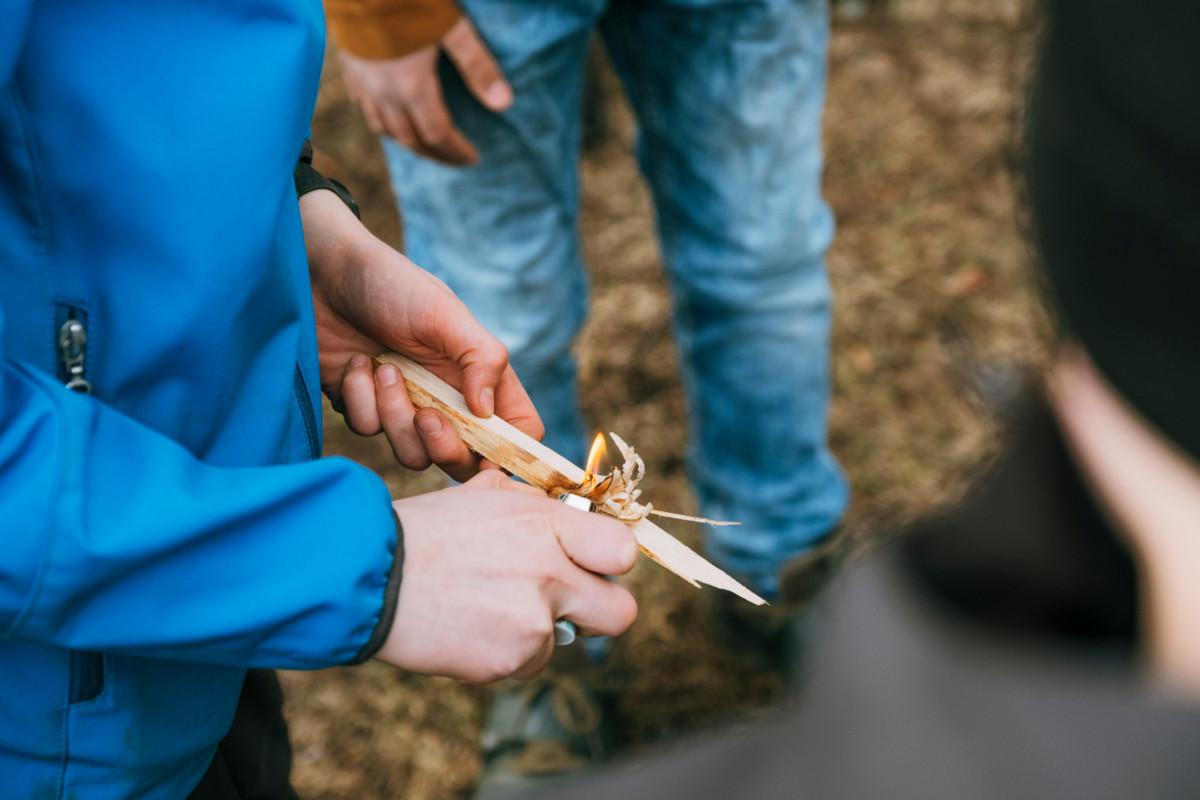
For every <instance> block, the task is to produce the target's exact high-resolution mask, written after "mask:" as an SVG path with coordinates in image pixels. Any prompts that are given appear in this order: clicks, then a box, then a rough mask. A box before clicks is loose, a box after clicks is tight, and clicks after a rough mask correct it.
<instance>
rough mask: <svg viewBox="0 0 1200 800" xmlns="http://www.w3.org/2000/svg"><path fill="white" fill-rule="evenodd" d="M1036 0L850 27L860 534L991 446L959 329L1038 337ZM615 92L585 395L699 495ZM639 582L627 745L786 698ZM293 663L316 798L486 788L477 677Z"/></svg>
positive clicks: (590, 410)
mask: <svg viewBox="0 0 1200 800" xmlns="http://www.w3.org/2000/svg"><path fill="white" fill-rule="evenodd" d="M1022 8H1023V4H1022V3H1020V2H1018V0H995V1H994V2H969V1H968V0H912V2H897V3H894V4H893V5H892V7H891V11H890V12H889V13H888V15H886V16H878V15H872V16H868V17H867V18H865V19H863V20H860V21H856V22H853V23H844V24H843V23H839V24H836V25H835V30H834V36H833V41H832V47H831V71H830V91H829V95H830V99H829V107H828V111H827V115H826V141H827V153H828V170H827V179H826V186H827V195H828V198H829V200H830V202H831V203H832V205H833V207H834V210H835V212H836V214H837V217H838V220H839V225H840V227H839V232H838V236H837V240H836V242H835V244H834V247H833V251H832V252H831V253H830V257H829V268H830V273H831V276H832V280H833V284H834V289H835V293H836V298H837V308H836V332H835V351H836V352H835V359H834V363H835V382H836V390H835V394H836V398H835V402H834V405H833V409H832V416H831V436H832V441H833V444H834V448H835V450H836V451H837V453H838V454H839V456H840V457H841V458H842V460H843V462H844V464H845V465H846V467H847V470H848V472H849V475H850V477H851V480H852V483H853V486H854V491H855V504H854V507H853V509H852V512H851V517H850V525H851V527H852V529H853V530H854V531H855V532H857V533H858V534H859V535H861V536H870V537H878V536H886V535H888V534H889V533H892V532H894V531H896V530H897V529H898V528H900V527H901V525H902V523H903V521H904V520H906V519H910V518H912V517H914V516H916V515H919V514H923V513H927V512H929V511H930V510H931V509H934V508H936V507H938V506H939V505H941V504H944V503H945V502H947V501H948V500H950V499H952V497H953V496H954V495H955V494H956V493H957V492H959V491H961V488H962V486H963V485H964V481H965V476H966V475H968V474H969V472H970V471H971V468H972V466H973V465H976V464H978V462H979V461H980V459H981V458H982V457H983V455H984V454H985V453H986V452H987V450H988V447H989V442H990V440H991V435H990V431H989V428H988V425H987V423H986V421H985V420H982V419H980V418H979V416H978V414H977V413H976V412H975V410H974V408H973V406H972V405H971V403H969V402H968V401H967V399H966V398H965V397H964V396H963V395H964V392H963V390H962V388H961V386H960V384H959V382H958V381H957V377H956V371H955V361H956V360H958V359H960V358H961V352H960V349H959V348H958V347H947V346H946V342H947V339H948V338H949V339H952V340H954V341H961V340H963V339H965V340H967V341H968V342H969V344H970V347H971V348H972V349H973V350H975V351H976V352H978V353H980V354H982V355H984V356H1002V357H1006V358H1011V359H1014V360H1017V361H1020V362H1025V363H1037V362H1038V361H1040V359H1041V354H1042V352H1043V350H1044V342H1045V341H1046V338H1047V337H1046V331H1047V325H1046V324H1045V322H1044V320H1043V318H1042V316H1041V315H1040V314H1039V312H1038V310H1037V307H1036V303H1035V301H1034V299H1033V298H1034V293H1033V291H1032V288H1031V284H1032V281H1031V279H1030V276H1029V273H1028V269H1027V253H1026V250H1025V246H1024V244H1023V239H1022V236H1021V234H1020V231H1019V226H1018V224H1017V214H1016V212H1015V208H1016V206H1017V202H1016V199H1015V192H1014V187H1013V180H1012V172H1013V169H1014V162H1015V157H1016V152H1017V150H1016V141H1017V127H1018V122H1017V117H1018V113H1017V112H1018V109H1019V100H1020V96H1021V86H1022V78H1021V75H1022V74H1023V64H1024V61H1025V55H1026V53H1027V51H1028V46H1029V39H1030V35H1029V31H1028V28H1029V27H1030V26H1029V24H1028V20H1027V19H1026V17H1025V16H1024V14H1023V13H1022ZM330 72H333V70H332V69H331V70H330ZM328 78H329V79H328V80H327V81H326V85H325V88H324V90H323V93H322V97H321V102H320V107H319V109H318V115H317V120H316V123H315V130H316V138H317V142H318V144H319V145H320V146H322V147H324V148H326V149H328V151H329V152H330V154H331V155H332V157H333V159H334V160H335V161H336V162H337V164H338V165H339V167H340V169H339V172H340V173H341V174H342V175H344V176H345V177H346V178H347V182H348V183H349V184H350V185H351V188H352V189H354V191H355V192H356V194H357V195H358V197H359V199H360V201H361V202H362V205H363V206H364V210H365V217H366V219H367V221H368V223H369V224H370V225H371V226H372V227H373V229H375V230H376V231H378V232H380V233H381V235H383V236H384V237H385V238H387V239H388V240H390V241H393V242H395V243H397V244H398V243H399V241H400V227H399V222H398V220H397V219H396V217H395V213H394V211H393V210H392V208H391V197H390V192H389V190H388V186H387V182H386V178H385V171H384V166H383V162H382V158H381V156H380V153H379V150H378V145H377V143H376V142H375V141H374V140H373V139H372V138H371V137H370V136H369V135H368V134H367V133H366V131H365V130H364V129H363V127H362V125H361V123H360V121H359V118H358V115H357V112H356V111H355V110H354V109H353V108H352V107H351V106H350V105H349V104H348V102H347V100H346V97H345V95H344V93H343V91H342V89H341V87H340V85H339V83H338V81H337V79H336V76H335V75H329V76H328ZM606 102H607V105H608V107H609V111H610V121H611V123H612V131H611V134H610V136H609V137H608V139H607V141H605V142H604V143H603V144H602V145H601V146H600V147H599V148H598V149H597V150H596V151H594V152H593V153H591V154H589V155H588V156H587V158H586V159H585V161H584V164H583V178H584V179H583V192H584V212H583V236H584V243H585V250H586V254H587V259H588V262H589V264H590V265H591V270H592V277H593V281H594V296H593V304H592V313H591V317H590V320H589V323H588V326H587V329H586V331H585V332H584V335H583V337H582V339H581V341H580V343H579V356H580V364H581V369H582V386H583V395H584V405H585V409H586V411H587V414H588V417H589V419H590V420H591V421H592V422H593V423H594V424H595V426H596V427H597V428H603V429H605V430H609V429H612V430H618V431H620V432H621V433H622V435H623V436H626V437H627V438H628V439H629V441H630V442H633V443H635V444H636V446H637V448H638V450H639V452H640V453H642V454H643V455H644V456H645V458H646V461H647V464H648V465H650V467H651V473H652V475H651V478H650V479H648V481H647V484H646V490H647V491H646V496H647V497H650V498H653V499H654V501H655V502H656V504H659V505H661V506H662V507H670V508H677V509H681V510H686V509H687V508H689V507H691V500H690V498H689V496H688V488H687V485H686V482H685V480H684V477H683V471H682V470H683V462H682V454H683V452H684V429H683V425H682V421H681V420H682V418H683V412H684V400H683V397H682V394H681V392H680V388H679V381H678V376H677V374H676V370H675V368H674V366H673V365H674V362H675V357H674V350H673V345H672V343H671V339H670V332H669V329H668V325H669V322H668V320H669V306H668V301H667V295H666V290H665V286H664V283H663V277H662V270H661V265H660V263H659V256H658V252H657V248H656V244H655V241H654V237H653V230H652V214H651V207H650V204H649V200H648V198H647V196H646V193H645V191H644V189H643V187H642V185H641V184H640V182H639V179H638V175H637V171H636V167H635V165H634V163H633V159H632V156H631V142H632V136H633V133H632V130H633V124H632V120H631V118H630V116H629V112H628V110H627V108H626V107H625V106H624V104H623V102H622V101H621V99H620V98H619V93H618V91H617V89H616V87H615V86H614V85H612V84H611V82H610V84H609V85H607V86H606ZM613 332H620V335H619V336H613V335H612V333H613ZM601 345H603V346H601ZM326 412H327V413H326V436H327V443H328V444H327V448H326V449H327V451H328V452H330V453H343V454H348V455H351V456H353V457H354V458H357V459H359V460H360V461H363V462H364V463H367V464H369V465H370V466H372V467H373V468H375V469H377V470H378V471H379V472H380V473H381V474H382V475H383V476H384V477H385V478H386V479H387V481H388V483H389V485H390V486H392V487H393V489H394V490H395V491H396V492H397V493H401V494H411V493H415V492H418V491H426V490H428V489H430V488H435V487H436V486H438V485H439V478H438V476H437V475H436V474H435V473H432V472H431V473H427V474H423V475H414V474H411V473H406V472H404V471H402V470H400V469H398V468H396V467H395V466H394V465H393V464H391V463H390V454H389V452H388V450H387V448H386V446H385V445H383V443H381V442H379V441H370V440H361V439H357V438H356V437H354V436H352V435H350V434H347V433H346V432H345V430H344V428H343V427H342V426H341V421H340V419H339V418H338V417H337V416H336V415H335V414H333V413H332V412H329V410H328V409H326ZM631 582H632V584H633V585H634V586H635V589H636V591H637V593H638V595H639V598H640V600H641V608H642V612H641V616H640V618H639V620H638V622H637V623H636V625H635V626H634V628H633V630H632V631H631V632H630V633H629V634H628V635H627V636H626V637H625V639H624V640H623V641H622V643H621V647H620V649H619V651H618V653H617V657H616V658H615V659H614V664H613V666H612V668H611V670H610V672H611V677H613V678H614V679H618V680H620V681H621V682H622V685H623V686H624V687H625V692H624V695H623V700H622V702H621V711H620V726H621V730H622V733H623V736H624V738H625V740H626V741H627V742H629V743H644V742H648V741H652V740H655V739H658V738H661V737H664V736H667V735H673V734H676V733H678V732H681V731H684V730H687V729H690V728H694V727H696V726H698V725H703V724H708V723H710V722H712V721H714V720H718V719H720V718H723V717H727V716H729V715H730V714H734V713H738V712H740V711H744V710H746V709H749V708H753V707H755V706H758V705H761V704H763V703H766V702H769V701H770V699H771V698H772V697H773V695H774V692H775V690H776V688H777V687H775V686H774V684H773V683H772V681H771V679H770V678H768V677H766V676H763V675H758V674H755V673H754V672H752V671H751V670H749V669H748V668H747V667H745V666H744V665H741V664H739V663H737V662H736V661H734V660H733V659H732V658H731V657H729V656H728V655H726V654H724V653H722V652H721V651H719V650H717V649H715V648H713V647H712V646H711V643H710V641H709V640H708V636H707V634H706V633H705V630H704V626H703V625H702V624H701V618H700V614H699V611H698V609H697V604H696V603H695V598H696V594H695V592H694V591H693V590H691V589H690V588H689V587H687V586H686V585H685V584H683V583H682V582H680V581H678V580H675V579H672V578H671V577H670V576H669V575H667V574H666V573H664V572H663V571H661V570H658V569H656V568H655V567H653V566H652V565H650V566H645V565H644V566H642V567H639V569H638V570H636V571H635V573H634V575H633V576H632V579H631ZM284 679H285V685H286V687H287V691H288V703H289V707H288V711H289V718H290V721H291V725H292V732H293V736H294V739H295V742H296V771H295V778H296V781H297V784H298V786H299V788H300V789H301V791H302V792H303V793H304V795H305V796H306V797H314V798H334V797H339V798H340V797H355V798H373V797H397V796H404V797H406V798H410V800H445V799H446V798H454V797H461V796H464V795H467V794H468V793H469V792H470V789H471V787H472V785H473V781H474V779H475V776H476V773H477V770H478V768H479V759H478V756H477V753H476V745H475V737H476V735H477V732H478V726H479V724H480V721H481V716H482V714H481V711H482V703H483V699H484V694H483V692H482V691H481V690H477V689H470V688H466V687H462V686H459V685H457V684H454V683H452V682H448V681H444V680H435V679H428V678H420V677H415V676H411V675H403V674H400V673H398V672H396V671H394V670H390V669H387V668H384V667H382V666H379V665H368V666H365V667H361V668H357V669H353V670H332V671H328V672H324V673H317V674H300V673H290V674H287V675H285V676H284Z"/></svg>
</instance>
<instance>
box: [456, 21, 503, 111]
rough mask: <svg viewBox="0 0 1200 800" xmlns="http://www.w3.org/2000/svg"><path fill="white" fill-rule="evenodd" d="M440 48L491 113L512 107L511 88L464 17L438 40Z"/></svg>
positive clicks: (472, 92) (494, 60) (473, 27)
mask: <svg viewBox="0 0 1200 800" xmlns="http://www.w3.org/2000/svg"><path fill="white" fill-rule="evenodd" d="M442 47H443V48H444V49H445V51H446V55H448V56H449V57H450V60H451V61H453V62H454V66H456V67H458V71H459V73H460V74H461V75H462V77H463V81H464V82H465V83H466V84H467V88H468V89H470V90H471V94H473V95H475V97H476V99H478V100H479V102H481V103H483V105H484V106H486V107H487V108H488V109H489V110H491V111H504V110H505V109H506V108H508V107H509V106H511V105H512V101H513V91H512V87H511V86H509V85H508V81H507V80H505V79H504V73H503V72H501V71H500V67H499V65H497V64H496V59H495V58H493V57H492V54H491V52H490V51H489V50H488V49H487V46H486V45H485V44H484V43H483V40H482V39H480V38H479V33H478V31H476V30H475V26H474V25H472V24H471V20H469V19H467V18H466V17H465V16H464V17H462V18H461V19H459V21H458V22H456V23H454V27H453V28H451V29H450V30H449V32H447V33H446V35H445V36H443V37H442Z"/></svg>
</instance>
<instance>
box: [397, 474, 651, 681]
mask: <svg viewBox="0 0 1200 800" xmlns="http://www.w3.org/2000/svg"><path fill="white" fill-rule="evenodd" d="M395 509H396V514H397V515H398V516H399V517H400V522H401V524H402V525H403V527H404V574H403V576H402V579H401V583H400V598H399V603H398V605H397V607H396V620H395V622H394V623H393V625H392V630H391V632H390V634H389V635H388V638H387V641H386V642H385V644H384V646H383V648H382V649H381V650H380V651H379V653H378V654H377V655H376V658H379V659H381V660H383V661H386V662H387V663H389V664H393V665H395V666H398V667H401V668H403V669H407V670H411V671H414V672H421V673H425V674H431V675H448V676H450V677H453V678H457V679H459V680H464V681H470V682H472V683H487V682H490V681H494V680H500V679H502V678H508V677H514V678H520V679H525V678H531V677H533V676H534V675H535V674H537V673H538V672H539V671H540V670H541V669H542V668H543V667H544V666H545V665H546V662H547V661H549V660H550V656H551V655H552V654H553V652H554V635H553V626H554V621H555V620H556V619H560V618H562V619H569V620H571V621H572V622H574V623H575V624H576V625H578V626H579V628H580V629H581V630H582V631H583V632H585V633H589V634H602V635H606V636H617V635H619V634H621V633H623V632H624V631H625V630H626V629H627V628H628V627H629V626H630V625H632V624H633V620H634V618H635V617H636V616H637V603H636V602H635V601H634V599H633V596H632V595H631V594H629V592H628V591H626V590H625V589H624V588H622V587H621V586H618V585H617V584H615V583H612V582H610V581H607V580H605V579H604V578H603V577H601V576H603V575H618V574H622V573H625V572H628V571H629V570H630V569H632V568H633V565H634V563H635V562H636V560H637V552H638V549H637V541H636V540H635V539H634V537H633V533H632V532H631V531H630V530H629V528H628V527H627V526H626V525H625V524H624V523H621V522H618V521H617V520H615V519H613V518H611V517H606V516H603V515H601V514H588V513H584V512H582V511H577V510H575V509H573V508H570V507H569V506H566V505H564V504H563V503H559V502H556V501H554V500H551V499H549V498H547V497H546V495H545V494H543V493H542V492H541V491H539V490H538V489H534V488H532V487H530V486H526V485H524V484H520V483H517V482H516V481H514V480H512V479H510V478H507V477H505V476H504V475H502V474H501V473H500V472H498V471H496V470H488V471H487V472H484V473H481V474H480V475H478V476H476V477H475V478H473V479H472V480H470V481H468V482H467V483H465V484H463V485H462V486H458V487H455V488H452V489H444V490H442V491H440V492H432V493H430V494H424V495H420V496H418V497H413V498H409V499H407V500H400V501H397V502H396V503H395Z"/></svg>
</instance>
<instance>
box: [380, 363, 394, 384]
mask: <svg viewBox="0 0 1200 800" xmlns="http://www.w3.org/2000/svg"><path fill="white" fill-rule="evenodd" d="M398 377H399V375H397V373H396V368H395V367H393V366H392V365H391V364H384V365H383V366H381V367H380V368H379V369H377V370H375V380H377V381H379V385H380V386H393V385H395V383H396V379H397V378H398Z"/></svg>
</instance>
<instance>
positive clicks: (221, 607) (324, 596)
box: [0, 0, 397, 798]
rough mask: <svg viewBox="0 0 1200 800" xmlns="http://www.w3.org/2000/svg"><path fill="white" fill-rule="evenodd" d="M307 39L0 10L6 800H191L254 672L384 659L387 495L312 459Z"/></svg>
mask: <svg viewBox="0 0 1200 800" xmlns="http://www.w3.org/2000/svg"><path fill="white" fill-rule="evenodd" d="M323 39H324V34H323V22H322V18H321V6H320V2H319V0H170V2H164V1H163V0H127V2H123V3H112V2H108V1H106V0H37V2H32V1H31V0H4V3H3V8H2V9H0V796H2V797H5V798H8V797H13V798H16V797H38V798H43V797H80V798H109V797H113V798H115V797H132V796H137V797H146V798H167V797H180V796H184V795H186V794H187V793H188V792H189V791H190V789H191V788H192V787H193V786H194V784H195V783H196V782H197V781H198V780H199V778H200V776H201V775H202V774H203V772H204V770H205V769H206V768H207V766H208V764H209V762H210V759H211V757H212V755H213V751H214V748H215V746H216V743H217V742H218V740H219V739H220V738H221V737H222V735H223V734H224V733H225V731H226V729H227V728H228V726H229V723H230V721H231V718H232V714H233V710H234V706H235V704H236V701H237V697H238V692H239V689H240V686H241V683H242V678H243V674H244V670H245V668H246V667H248V666H269V667H288V668H301V669H307V668H318V667H325V666H329V665H333V664H338V663H344V662H348V661H351V660H353V659H354V658H355V656H356V654H359V653H360V651H361V650H362V649H363V648H364V646H366V645H367V643H368V641H370V640H371V639H372V635H373V633H374V632H375V628H376V625H377V623H378V622H379V620H380V617H381V613H382V607H383V605H384V595H385V591H386V590H385V586H386V583H387V581H388V578H389V573H390V570H391V567H392V562H393V552H394V549H395V545H396V536H397V532H396V526H395V521H394V517H393V515H392V511H391V506H390V503H389V497H388V492H387V490H386V487H385V486H384V484H383V483H382V481H380V480H379V479H378V478H377V477H376V476H374V475H373V474H372V473H370V472H369V471H367V470H366V469H363V468H361V467H359V466H356V465H354V464H352V463H350V462H348V461H344V460H339V459H322V460H315V459H316V457H317V456H318V454H319V452H320V438H319V436H320V435H319V432H320V429H321V426H320V417H319V409H320V405H319V402H318V400H319V395H318V389H319V386H318V375H317V370H316V347H315V337H314V329H313V312H312V304H311V296H310V293H309V284H308V270H307V265H306V263H305V256H304V247H303V242H302V239H301V230H300V220H299V212H298V205H297V201H296V196H295V191H294V188H293V185H292V177H291V176H292V170H293V167H294V165H295V162H296V158H297V156H298V154H299V153H300V149H301V146H302V144H303V140H304V137H305V134H306V131H307V130H308V125H309V121H310V117H311V114H312V110H313V104H314V100H315V97H316V89H317V83H318V79H319V74H320V67H321V59H322V50H323ZM84 336H86V342H85V341H84ZM71 380H74V381H75V384H76V386H77V387H78V388H86V386H90V388H91V394H90V395H88V394H83V393H79V392H73V391H69V390H68V389H66V388H65V387H64V384H65V383H67V382H68V381H71ZM81 382H85V383H86V386H85V385H84V383H81Z"/></svg>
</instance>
